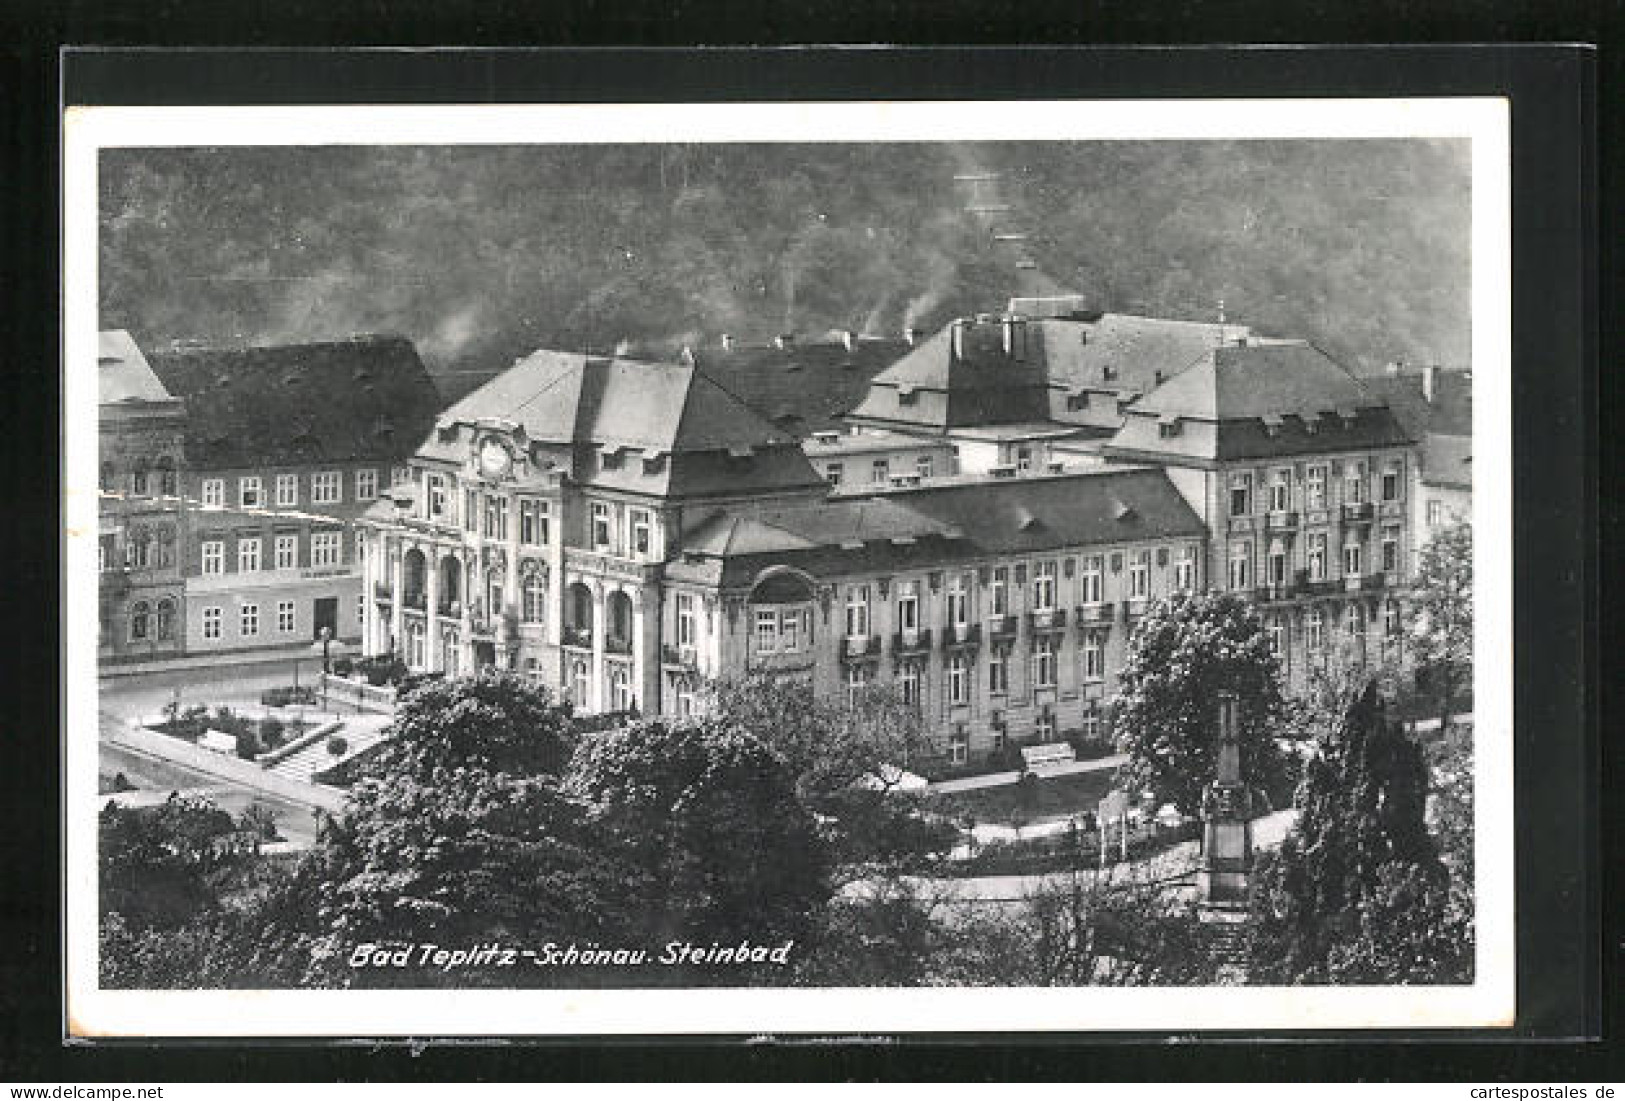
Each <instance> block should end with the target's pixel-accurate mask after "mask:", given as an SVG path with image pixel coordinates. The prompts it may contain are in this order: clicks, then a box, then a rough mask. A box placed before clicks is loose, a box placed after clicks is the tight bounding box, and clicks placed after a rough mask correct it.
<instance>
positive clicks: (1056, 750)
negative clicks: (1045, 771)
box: [1021, 742, 1077, 770]
mask: <svg viewBox="0 0 1625 1101" xmlns="http://www.w3.org/2000/svg"><path fill="white" fill-rule="evenodd" d="M1021 759H1022V761H1023V762H1024V763H1025V764H1026V766H1027V767H1028V768H1030V769H1034V770H1037V769H1040V768H1043V767H1044V766H1045V765H1062V764H1071V763H1072V762H1073V761H1074V760H1076V759H1077V756H1076V754H1074V753H1073V752H1072V743H1071V742H1046V743H1045V744H1043V745H1024V746H1022V747H1021Z"/></svg>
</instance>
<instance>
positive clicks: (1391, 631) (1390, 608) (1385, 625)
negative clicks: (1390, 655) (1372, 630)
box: [1382, 600, 1402, 641]
mask: <svg viewBox="0 0 1625 1101" xmlns="http://www.w3.org/2000/svg"><path fill="white" fill-rule="evenodd" d="M1401 623H1402V620H1401V619H1400V611H1399V601H1397V600H1390V601H1388V603H1386V604H1384V605H1383V606H1382V634H1383V637H1384V638H1386V639H1388V640H1389V641H1397V640H1398V639H1399V632H1400V629H1401Z"/></svg>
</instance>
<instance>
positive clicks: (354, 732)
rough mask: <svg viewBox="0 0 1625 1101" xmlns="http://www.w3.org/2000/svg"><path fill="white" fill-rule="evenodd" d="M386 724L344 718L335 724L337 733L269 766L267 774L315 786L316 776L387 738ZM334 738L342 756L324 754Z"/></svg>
mask: <svg viewBox="0 0 1625 1101" xmlns="http://www.w3.org/2000/svg"><path fill="white" fill-rule="evenodd" d="M389 722H390V720H389V717H388V716H387V715H355V716H351V717H347V718H346V719H345V720H344V721H343V722H342V723H340V724H339V726H338V729H336V730H334V731H332V732H331V733H330V734H328V735H327V736H325V737H322V738H318V739H316V740H315V741H313V742H311V743H310V744H309V745H307V746H305V747H304V748H303V749H300V750H298V751H297V752H295V753H292V754H290V755H288V756H287V757H284V758H283V759H282V760H280V761H278V762H277V763H276V764H274V765H272V766H271V769H270V771H272V772H275V773H277V774H279V775H281V776H286V777H288V778H289V779H290V780H298V781H300V782H301V783H306V784H311V783H317V782H318V781H317V780H316V779H315V777H316V775H317V774H318V773H323V772H326V771H327V770H328V769H330V768H333V767H334V766H336V765H340V764H343V763H344V762H346V761H348V760H350V759H351V758H354V757H359V756H360V755H361V754H363V753H365V752H367V751H368V750H370V749H371V748H372V747H373V746H375V745H377V744H378V743H379V742H381V741H383V740H384V739H385V738H386V737H387V731H388V728H389ZM335 737H337V738H343V739H344V743H345V748H344V752H343V753H342V754H340V755H338V756H334V755H333V754H332V753H329V752H328V751H327V743H328V742H329V741H330V740H331V739H332V738H335Z"/></svg>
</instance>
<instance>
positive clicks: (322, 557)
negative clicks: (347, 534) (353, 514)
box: [310, 531, 344, 566]
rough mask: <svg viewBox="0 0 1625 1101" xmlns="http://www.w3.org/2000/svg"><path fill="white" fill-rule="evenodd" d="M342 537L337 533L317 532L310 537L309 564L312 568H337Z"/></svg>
mask: <svg viewBox="0 0 1625 1101" xmlns="http://www.w3.org/2000/svg"><path fill="white" fill-rule="evenodd" d="M343 538H344V536H343V534H342V533H341V532H337V531H317V532H312V533H311V536H310V564H311V565H312V566H337V565H338V564H339V560H340V559H339V556H340V554H341V551H342V548H341V546H340V544H341V541H342V540H343Z"/></svg>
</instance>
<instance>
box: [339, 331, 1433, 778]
mask: <svg viewBox="0 0 1625 1101" xmlns="http://www.w3.org/2000/svg"><path fill="white" fill-rule="evenodd" d="M1031 305H1033V306H1036V307H1039V308H1042V309H1047V310H1048V312H1047V313H1044V314H1042V315H1041V316H1038V317H1028V316H1025V315H1013V314H1012V315H1005V316H1001V317H994V318H984V319H962V320H961V321H958V322H955V323H954V324H953V325H951V326H949V327H948V328H947V329H945V330H944V331H943V332H941V333H938V334H936V335H935V336H933V337H931V338H929V339H927V340H923V341H920V342H918V343H917V344H914V345H913V346H912V347H909V348H907V349H905V350H904V351H903V354H902V355H901V356H900V357H899V358H898V359H897V360H896V362H894V363H892V364H891V365H890V366H887V367H884V368H883V369H878V370H876V371H873V372H872V374H871V378H870V381H869V382H868V384H867V385H866V386H865V387H864V392H863V394H862V396H861V398H860V399H858V400H857V401H856V405H855V408H854V410H853V412H852V416H851V418H850V419H849V420H848V421H847V422H845V423H846V430H845V431H844V432H843V433H842V434H841V435H839V436H830V435H829V433H830V432H831V431H832V429H831V428H829V427H828V426H817V427H814V426H811V425H807V424H804V423H803V424H789V423H788V422H786V421H785V420H783V419H781V418H778V417H775V416H773V415H772V411H771V410H770V409H764V408H763V407H762V406H761V405H760V404H759V403H757V404H756V406H755V407H754V408H753V407H752V404H751V403H750V402H747V401H745V400H743V399H741V398H740V397H738V396H736V394H735V392H734V390H736V389H742V388H743V387H740V386H737V384H736V386H734V387H724V386H723V385H721V384H719V383H718V382H717V381H716V380H715V379H713V378H712V377H711V376H710V375H709V374H708V373H707V371H706V370H705V369H704V368H703V361H702V364H701V366H699V367H697V366H696V365H695V364H694V363H693V362H692V361H690V362H685V363H679V364H666V363H642V362H635V361H631V360H625V359H617V358H612V357H593V356H585V355H569V354H563V353H554V352H540V353H537V354H536V355H534V356H532V357H530V358H529V359H526V360H524V361H522V362H521V363H519V364H518V365H517V366H515V367H514V368H513V369H512V370H510V371H508V372H506V373H504V374H503V375H501V376H499V377H498V378H496V379H495V380H493V381H492V382H491V383H489V384H487V385H486V386H484V387H482V388H480V389H479V390H477V391H475V392H474V393H472V394H470V395H469V396H467V397H466V398H464V399H463V400H462V401H460V402H458V403H457V404H456V405H454V406H452V407H451V408H450V409H448V410H447V411H446V412H445V413H444V414H442V415H441V417H440V420H439V422H438V424H437V425H436V426H435V428H434V430H433V432H432V433H430V434H429V435H428V438H427V439H426V440H424V441H423V443H422V445H421V446H420V447H419V448H418V449H417V452H416V454H415V455H414V456H413V458H412V460H411V463H410V467H411V475H410V479H409V481H408V482H407V483H404V484H401V485H397V486H396V487H395V488H394V490H393V491H392V495H391V499H390V500H388V501H381V502H379V503H378V504H377V505H375V506H374V507H372V508H371V509H369V510H368V512H367V514H366V516H365V517H364V519H363V520H362V527H363V528H364V529H365V532H366V536H365V538H366V544H365V562H366V566H365V576H366V581H367V589H368V593H369V594H370V596H369V599H368V600H367V602H366V604H367V609H368V619H367V625H366V638H365V647H366V649H367V650H368V652H372V653H376V652H384V651H394V652H397V653H400V654H402V655H403V656H404V658H405V660H406V661H407V663H408V664H409V665H410V666H411V667H413V668H414V669H420V670H443V671H447V672H453V673H455V672H461V671H465V670H468V669H470V668H472V667H473V666H475V665H479V664H498V665H503V666H508V667H513V668H518V669H523V670H527V671H529V672H531V673H532V674H533V675H535V676H536V677H538V678H539V679H541V680H543V681H545V682H546V683H548V684H550V685H552V686H554V687H556V688H558V689H559V690H561V691H563V692H565V693H567V694H568V696H569V698H570V699H572V700H573V701H574V702H575V703H576V704H577V705H578V706H580V707H582V708H585V709H588V710H595V711H610V710H616V711H618V710H629V709H631V708H634V707H636V708H637V709H639V710H640V711H642V712H644V713H656V712H657V713H663V714H676V715H682V714H685V713H688V712H690V711H692V710H693V709H694V708H695V707H696V706H699V701H700V698H701V695H700V690H701V687H702V685H703V684H704V682H705V681H706V680H707V679H709V678H714V677H722V676H738V675H741V674H744V673H746V672H750V671H761V672H768V673H772V674H774V675H780V676H795V677H804V678H809V679H810V680H811V681H812V683H813V684H814V685H815V687H816V688H817V689H818V690H819V691H820V692H821V693H824V694H826V695H831V696H840V695H845V694H855V693H857V692H859V691H860V690H862V689H863V688H864V687H866V686H867V685H870V684H875V683H890V684H893V685H895V686H896V687H897V689H898V690H899V691H900V693H901V694H902V695H903V696H904V697H905V698H906V699H909V700H912V701H914V702H916V703H918V705H919V706H920V707H921V708H922V709H923V710H924V712H925V713H926V714H927V715H928V717H929V718H930V720H931V725H932V726H933V728H934V729H935V730H936V731H938V733H939V734H940V735H941V738H940V741H941V743H942V745H943V746H944V750H945V754H946V757H947V759H948V760H947V762H946V763H950V764H978V763H980V762H981V761H983V760H984V759H985V758H986V757H987V756H988V755H989V754H990V753H993V752H995V751H997V750H998V749H999V748H1001V746H1002V745H1003V744H1004V742H1005V741H1006V740H1007V739H1013V740H1016V741H1019V742H1032V741H1046V740H1051V739H1054V738H1055V737H1057V736H1059V735H1061V734H1066V733H1082V734H1085V735H1088V734H1093V733H1095V732H1096V731H1098V730H1099V728H1100V725H1101V722H1102V719H1103V715H1104V712H1105V707H1106V702H1107V701H1108V700H1109V698H1110V696H1111V694H1112V691H1113V687H1114V678H1115V676H1116V675H1117V672H1118V670H1119V669H1120V668H1121V665H1122V661H1123V655H1124V651H1125V647H1126V645H1127V641H1128V638H1129V636H1130V634H1131V632H1132V630H1133V627H1134V624H1135V621H1136V619H1137V618H1138V617H1139V616H1140V615H1141V614H1143V612H1144V611H1145V609H1146V608H1147V606H1148V605H1149V603H1150V602H1151V601H1153V600H1155V599H1156V598H1158V597H1160V596H1163V595H1166V594H1168V593H1171V592H1174V591H1177V590H1181V589H1196V588H1207V587H1218V588H1227V589H1231V590H1234V591H1237V592H1240V593H1242V594H1244V595H1245V596H1246V598H1247V599H1250V600H1254V601H1257V602H1259V603H1260V604H1261V605H1262V608H1261V610H1262V612H1263V614H1264V616H1265V621H1266V623H1267V624H1268V626H1269V630H1270V634H1271V639H1272V642H1273V643H1274V645H1275V646H1276V647H1277V648H1278V651H1279V652H1280V654H1281V656H1282V659H1283V664H1284V666H1285V668H1286V669H1287V671H1288V675H1289V676H1290V677H1291V678H1292V679H1293V681H1294V682H1296V683H1302V681H1303V679H1304V678H1305V676H1306V675H1307V673H1308V671H1309V670H1310V669H1312V668H1314V667H1315V666H1316V665H1317V664H1318V663H1324V662H1329V661H1338V660H1358V659H1359V655H1360V653H1362V652H1363V653H1370V647H1371V646H1373V645H1377V646H1380V645H1391V644H1395V643H1396V642H1397V627H1398V621H1397V605H1395V604H1394V602H1393V600H1392V597H1393V595H1394V593H1395V592H1396V591H1397V588H1398V587H1399V586H1400V585H1402V584H1403V583H1404V579H1405V575H1406V570H1407V562H1408V559H1409V546H1410V540H1411V534H1410V527H1411V525H1410V521H1409V518H1408V517H1409V513H1408V511H1407V509H1408V507H1409V506H1408V503H1407V502H1408V497H1409V495H1410V493H1411V492H1412V482H1411V476H1412V471H1413V469H1414V464H1415V455H1414V448H1413V446H1412V445H1413V442H1414V441H1413V438H1412V436H1411V435H1410V434H1409V433H1408V432H1407V430H1406V429H1405V427H1404V426H1403V425H1402V424H1401V423H1400V421H1399V420H1398V419H1397V418H1396V417H1395V416H1394V414H1393V412H1392V410H1391V409H1390V408H1389V406H1388V405H1387V403H1386V402H1385V400H1384V399H1383V397H1382V396H1381V395H1380V394H1379V393H1377V392H1375V391H1374V390H1372V389H1370V388H1368V387H1366V386H1364V385H1363V384H1362V383H1361V382H1360V381H1358V380H1357V379H1355V378H1354V377H1353V376H1352V375H1350V374H1349V373H1348V372H1347V371H1345V370H1344V369H1343V368H1341V367H1340V366H1338V365H1337V364H1336V363H1334V362H1333V361H1332V360H1331V359H1329V358H1328V357H1327V356H1326V355H1325V354H1324V353H1322V352H1320V351H1319V350H1318V349H1316V348H1314V347H1313V346H1312V345H1309V344H1307V343H1305V342H1302V341H1287V340H1275V339H1263V338H1258V337H1254V336H1253V335H1252V334H1251V333H1250V332H1248V331H1247V330H1246V329H1245V328H1242V327H1239V326H1233V325H1224V324H1213V325H1207V324H1199V323H1187V322H1167V321H1161V320H1159V319H1153V318H1131V317H1126V316H1122V315H1102V314H1088V313H1083V312H1081V311H1078V310H1076V309H1075V308H1074V306H1075V303H1074V302H1073V301H1072V300H1069V299H1068V300H1061V301H1060V302H1059V303H1055V302H1049V303H1034V304H1031ZM1089 348H1093V351H1092V352H1089V353H1088V354H1083V350H1084V349H1089ZM809 429H810V431H809ZM803 434H805V435H804V438H801V439H798V436H803ZM820 448H827V449H830V450H831V452H832V453H833V451H834V450H836V449H843V450H842V455H843V457H842V458H830V457H829V456H825V455H821V454H820ZM1023 448H1029V449H1031V451H1030V453H1029V454H1028V455H1027V456H1025V457H1024V456H1023V451H1022V449H1023ZM865 449H868V450H865ZM846 452H850V453H852V454H863V455H864V456H865V457H866V458H870V459H871V461H872V456H873V455H879V454H888V455H898V454H904V453H907V454H909V455H910V456H911V457H912V458H913V459H914V460H915V462H916V463H918V461H919V458H920V456H921V455H929V456H930V457H931V460H930V461H931V462H932V463H933V464H935V463H936V462H938V461H939V460H940V461H941V462H943V463H944V464H945V465H947V464H952V468H951V469H948V470H945V471H943V472H942V473H941V474H938V473H937V472H936V470H933V471H932V472H931V475H930V476H928V477H919V476H918V474H919V468H918V466H916V469H915V476H913V477H909V476H902V477H897V476H892V475H891V472H890V471H888V477H886V478H885V479H881V478H874V477H870V478H865V479H862V481H861V482H860V483H857V484H854V483H852V482H848V481H846V480H844V479H842V484H840V485H838V486H832V485H831V484H830V482H831V480H832V479H831V478H830V476H829V469H828V464H829V463H830V462H843V463H844V462H846V461H849V460H847V459H846V458H845V457H844V455H845V454H846Z"/></svg>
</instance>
